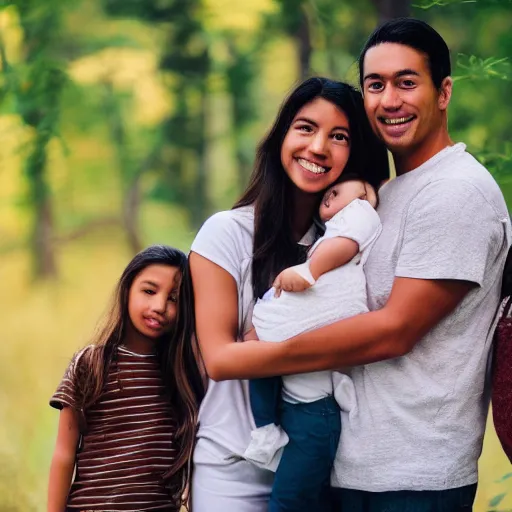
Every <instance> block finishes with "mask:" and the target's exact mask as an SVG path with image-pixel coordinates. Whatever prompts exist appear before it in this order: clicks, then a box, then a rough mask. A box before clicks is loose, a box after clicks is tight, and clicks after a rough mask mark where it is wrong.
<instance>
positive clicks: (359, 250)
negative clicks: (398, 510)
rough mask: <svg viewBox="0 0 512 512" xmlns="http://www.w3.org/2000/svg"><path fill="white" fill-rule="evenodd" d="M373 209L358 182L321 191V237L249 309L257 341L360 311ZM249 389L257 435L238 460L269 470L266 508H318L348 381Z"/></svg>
mask: <svg viewBox="0 0 512 512" xmlns="http://www.w3.org/2000/svg"><path fill="white" fill-rule="evenodd" d="M376 205H377V194H376V192H375V190H374V189H373V187H372V186H371V185H369V184H368V183H366V182H364V181H362V180H360V179H359V178H349V179H348V180H346V181H344V182H342V183H339V184H336V185H334V186H332V187H331V188H330V189H329V190H327V192H326V193H325V195H324V197H323V199H322V202H321V205H320V210H319V214H320V219H321V220H322V221H323V222H324V223H325V228H326V229H325V234H324V235H323V236H322V237H321V238H319V239H318V240H317V241H316V243H315V244H314V245H313V246H312V247H311V249H310V250H309V253H308V258H307V261H306V262H305V263H303V264H300V265H296V266H294V267H290V268H287V269H285V270H283V271H282V272H281V273H280V274H279V275H278V276H277V277H276V279H275V281H274V283H273V286H272V288H271V289H270V290H268V291H267V292H266V293H265V295H264V296H263V297H262V298H261V299H260V300H258V302H257V303H256V305H255V306H254V312H253V325H254V328H255V330H256V334H257V337H258V338H259V339H261V340H265V341H268V342H280V341H284V340H286V339H289V338H291V337H293V336H296V335H297V334H300V333H302V332H305V331H310V330H313V329H317V328H319V327H322V326H324V325H327V324H330V323H333V322H336V321H338V320H341V319H343V318H347V317H350V316H354V315H357V314H360V313H364V312H367V311H368V306H367V297H366V279H365V275H364V272H363V265H364V263H365V261H366V259H367V257H368V253H369V251H370V249H371V246H372V245H373V243H374V241H375V240H376V239H377V237H378V235H379V234H380V231H381V229H382V228H381V223H380V220H379V216H378V214H377V212H376V211H375V207H376ZM298 292H300V293H298ZM249 386H250V397H251V407H252V411H253V415H254V420H255V423H256V427H257V428H256V429H255V430H253V431H252V433H251V442H250V444H249V446H248V448H247V449H246V451H245V453H244V457H245V458H246V459H247V460H250V461H251V462H253V463H254V464H256V465H258V466H260V467H264V468H267V469H270V470H272V471H276V476H275V480H274V486H273V489H272V497H271V502H274V503H281V502H282V503H286V506H289V507H290V506H291V508H286V510H288V509H289V510H292V509H293V510H294V508H293V505H290V503H291V502H290V500H291V501H294V500H295V501H296V502H297V503H300V500H304V499H309V500H311V496H316V497H318V501H317V502H316V504H315V507H321V498H320V497H321V495H322V493H323V492H324V491H326V490H328V487H329V482H330V473H331V468H332V464H333V462H334V457H335V454H336V448H337V445H338V441H339V437H340V433H341V421H340V407H341V408H342V409H344V410H347V409H349V408H350V407H351V402H352V401H353V388H352V381H351V380H350V377H349V376H348V375H347V374H346V372H345V373H340V372H331V371H322V372H314V373H307V374H299V375H287V376H284V377H282V378H280V377H275V378H269V379H256V380H252V381H250V383H249ZM312 493H313V494H312ZM302 505H304V501H302ZM299 508H300V507H298V508H297V509H299ZM315 510H321V508H315Z"/></svg>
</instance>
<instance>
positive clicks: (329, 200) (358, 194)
mask: <svg viewBox="0 0 512 512" xmlns="http://www.w3.org/2000/svg"><path fill="white" fill-rule="evenodd" d="M354 199H365V200H366V201H368V202H369V203H370V204H371V205H372V206H373V207H374V208H375V206H376V205H377V194H376V193H375V190H374V188H373V187H372V186H371V185H370V184H369V183H366V182H364V181H359V180H350V181H345V182H343V183H338V184H337V185H334V186H332V187H331V188H330V189H328V190H327V192H326V193H325V195H324V197H323V199H322V202H321V204H320V219H321V220H322V222H327V221H328V220H329V219H332V217H334V215H336V214H337V213H338V212H339V211H340V210H342V209H343V208H345V206H347V205H348V204H349V203H351V202H352V201H353V200H354Z"/></svg>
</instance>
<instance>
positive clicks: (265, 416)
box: [249, 377, 283, 428]
mask: <svg viewBox="0 0 512 512" xmlns="http://www.w3.org/2000/svg"><path fill="white" fill-rule="evenodd" d="M282 384H283V382H282V380H281V377H267V378H265V379H253V380H251V381H249V397H250V399H251V409H252V415H253V416H254V422H255V423H256V426H257V427H258V428H259V427H264V426H265V425H270V424H272V423H275V424H276V425H279V405H280V403H281V388H282Z"/></svg>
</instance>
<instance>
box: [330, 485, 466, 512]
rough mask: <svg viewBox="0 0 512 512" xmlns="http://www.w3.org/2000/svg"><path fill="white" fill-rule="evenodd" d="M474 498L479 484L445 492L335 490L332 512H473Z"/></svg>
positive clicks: (333, 491) (333, 492)
mask: <svg viewBox="0 0 512 512" xmlns="http://www.w3.org/2000/svg"><path fill="white" fill-rule="evenodd" d="M475 494H476V484H473V485H468V486H465V487H458V488H456V489H447V490H446V491H389V492H366V491H356V490H353V489H335V488H333V489H332V495H333V507H332V509H331V512H472V510H473V501H474V499H475ZM325 510H326V511H328V510H329V509H325Z"/></svg>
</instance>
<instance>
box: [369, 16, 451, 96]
mask: <svg viewBox="0 0 512 512" xmlns="http://www.w3.org/2000/svg"><path fill="white" fill-rule="evenodd" d="M381 43H398V44H403V45H405V46H410V47H411V48H414V49H415V50H418V51H419V52H422V53H424V54H425V55H426V56H427V59H428V64H429V68H430V75H431V77H432V81H433V82H434V85H435V86H436V88H437V89H440V88H441V84H442V82H443V80H444V79H445V78H446V77H447V76H450V74H451V65H450V50H449V49H448V46H447V45H446V42H445V40H444V39H443V38H442V37H441V36H440V35H439V33H438V32H436V31H435V30H434V29H433V28H432V27H431V26H430V25H428V24H427V23H425V22H424V21H421V20H417V19H414V18H396V19H394V20H391V21H388V22H386V23H384V24H383V25H381V26H380V27H378V28H376V29H375V30H374V31H373V33H372V34H371V35H370V37H369V38H368V41H366V44H365V45H364V47H363V50H362V51H361V54H360V55H359V82H360V84H361V88H362V87H363V81H364V76H363V72H364V71H363V67H364V58H365V55H366V52H367V51H368V50H369V49H370V48H373V47H374V46H377V45H379V44H381Z"/></svg>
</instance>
